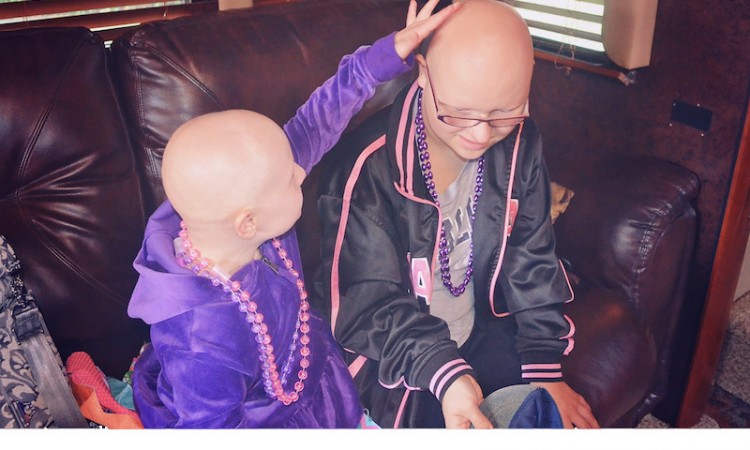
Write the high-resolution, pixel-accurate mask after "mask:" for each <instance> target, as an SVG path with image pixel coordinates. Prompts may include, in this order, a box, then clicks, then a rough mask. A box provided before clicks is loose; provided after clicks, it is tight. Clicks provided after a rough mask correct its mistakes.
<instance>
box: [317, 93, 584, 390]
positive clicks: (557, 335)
mask: <svg viewBox="0 0 750 450" xmlns="http://www.w3.org/2000/svg"><path fill="white" fill-rule="evenodd" d="M416 89H417V87H416V84H415V85H412V86H411V87H408V88H406V89H405V90H404V91H403V92H401V93H400V94H399V96H398V97H397V99H396V101H395V102H394V104H393V105H392V106H391V107H390V108H387V109H386V110H383V111H381V112H379V113H378V114H376V115H375V116H373V117H372V118H370V119H369V120H368V121H367V122H365V123H364V124H363V125H362V126H360V127H359V129H358V130H356V131H355V132H353V133H349V134H348V136H347V137H345V138H344V139H343V140H342V141H341V142H340V143H339V144H338V145H337V147H336V149H334V150H333V151H332V154H331V155H330V156H329V157H328V158H327V160H325V161H324V166H323V174H322V176H321V180H320V185H319V186H320V197H319V200H318V207H319V210H320V217H321V221H322V241H321V242H322V244H321V245H322V256H323V264H322V271H321V273H322V274H321V276H320V277H319V279H318V282H317V289H318V294H319V296H320V297H322V298H324V299H326V301H324V302H323V303H324V304H323V305H320V307H321V308H322V309H323V310H327V312H328V313H329V314H330V316H329V317H330V319H331V324H332V329H333V332H334V336H335V337H336V339H337V340H338V342H339V343H341V345H342V346H343V347H344V348H345V349H346V350H347V353H348V357H349V360H350V361H352V360H354V358H355V357H356V356H358V355H363V356H365V357H366V358H368V359H372V360H375V361H378V379H379V381H380V383H381V384H383V385H385V386H387V387H391V386H394V387H395V386H398V385H401V384H402V383H403V384H405V385H407V386H411V387H418V388H421V389H430V390H431V391H432V392H433V393H434V394H435V395H436V396H437V397H438V398H439V399H442V395H443V394H444V392H445V390H446V389H447V388H448V387H449V386H450V384H451V383H452V382H453V381H454V380H455V379H456V378H457V377H459V376H460V375H462V374H464V373H467V372H470V371H471V369H470V368H468V367H467V366H465V363H463V360H462V359H461V357H460V356H459V354H458V349H457V346H456V343H455V342H454V341H452V340H451V339H450V335H449V331H448V326H447V324H446V323H445V322H444V321H442V320H441V319H439V318H437V317H434V316H432V315H430V314H429V306H428V302H429V300H428V298H427V297H429V296H430V295H431V283H432V280H433V277H432V270H439V266H438V264H437V263H435V261H436V259H437V258H436V255H437V237H438V236H439V234H440V231H439V226H440V223H439V212H438V209H437V207H436V206H435V205H434V204H433V202H432V201H431V200H429V198H430V196H429V193H428V191H427V188H426V187H425V184H424V181H423V178H422V175H421V171H420V168H419V165H418V157H417V156H416V149H415V147H414V137H413V136H414V135H413V117H412V113H413V109H414V108H412V107H411V106H412V105H413V103H414V99H415V93H416ZM516 137H518V148H517V151H516V154H517V157H516V162H515V167H516V168H515V173H514V174H512V170H511V168H512V166H513V158H514V147H515V144H516ZM485 155H486V157H485V158H486V160H485V172H484V180H485V181H484V190H483V193H482V195H481V197H480V199H479V203H478V205H477V212H476V218H475V222H474V228H473V239H474V274H473V283H474V294H475V311H476V320H498V319H496V318H497V317H501V316H504V315H507V314H511V315H512V317H513V318H514V319H515V320H516V322H517V325H518V336H517V349H518V352H519V354H520V356H521V361H522V374H523V377H524V379H526V380H528V381H556V380H560V379H561V378H562V374H561V372H560V361H561V358H562V355H563V354H567V352H569V351H570V350H571V349H572V346H573V339H572V335H573V331H574V327H573V324H572V322H571V321H570V320H569V319H568V318H567V316H564V314H563V312H562V306H563V303H565V302H567V301H570V300H572V297H573V294H572V290H571V288H570V285H569V283H568V281H567V277H566V275H565V272H564V269H563V268H562V266H561V264H560V262H559V260H558V258H557V256H556V254H555V237H554V233H553V229H552V223H551V220H550V215H549V210H550V187H549V179H548V175H547V169H546V165H545V163H544V160H543V157H542V142H541V138H540V136H539V133H538V132H537V129H536V126H535V125H534V122H533V121H532V120H530V119H529V120H526V121H525V123H524V124H522V125H521V126H518V127H517V128H516V129H515V130H514V131H513V132H512V133H511V134H510V135H509V136H508V137H507V138H505V139H504V140H502V141H501V142H499V143H498V144H496V145H494V146H493V147H492V148H491V149H489V150H488V151H487V152H486V154H485ZM511 178H513V179H514V181H513V189H512V192H511V197H512V199H509V198H508V195H507V193H508V185H509V182H510V179H511ZM516 202H517V203H516ZM513 203H515V204H516V205H517V214H515V220H514V221H513V223H512V224H511V223H510V217H506V211H508V209H509V208H508V206H509V205H511V204H513ZM514 206H515V205H514ZM510 209H515V208H514V207H513V206H511V208H510ZM504 229H511V230H512V231H511V232H510V234H509V235H508V234H506V235H505V236H504V235H503V233H501V230H504ZM501 256H502V260H501ZM499 357H502V356H501V355H499Z"/></svg>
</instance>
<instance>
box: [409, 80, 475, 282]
mask: <svg viewBox="0 0 750 450" xmlns="http://www.w3.org/2000/svg"><path fill="white" fill-rule="evenodd" d="M414 124H415V125H416V134H417V149H418V150H419V161H420V162H421V168H422V177H424V182H425V184H426V185H427V190H428V191H429V192H430V196H431V197H432V200H433V201H434V202H435V205H437V207H438V208H440V202H439V201H438V196H437V191H436V190H435V182H434V181H433V175H432V165H431V164H430V153H429V152H428V151H427V137H426V135H425V127H424V118H423V117H422V90H421V89H420V90H419V93H418V94H417V114H416V116H415V117H414ZM483 185H484V155H482V156H481V157H480V158H479V160H478V161H477V176H476V185H475V186H474V198H473V199H472V200H473V201H472V202H471V212H470V217H469V224H470V227H471V229H472V230H473V229H474V218H475V217H476V213H477V202H478V201H479V196H480V195H481V194H482V186H483ZM439 246H440V253H439V258H440V275H441V278H442V280H443V285H444V286H445V287H446V288H448V290H449V291H450V293H451V294H453V296H454V297H458V296H459V295H461V294H463V293H464V291H465V290H466V286H467V285H468V284H469V282H470V281H471V276H472V274H473V273H474V239H473V238H472V240H471V243H470V244H469V263H468V267H467V268H466V275H465V276H464V280H463V281H462V282H461V283H460V284H458V285H457V286H454V285H453V282H452V281H451V271H450V254H449V251H448V239H447V238H446V237H445V227H441V228H440V244H439Z"/></svg>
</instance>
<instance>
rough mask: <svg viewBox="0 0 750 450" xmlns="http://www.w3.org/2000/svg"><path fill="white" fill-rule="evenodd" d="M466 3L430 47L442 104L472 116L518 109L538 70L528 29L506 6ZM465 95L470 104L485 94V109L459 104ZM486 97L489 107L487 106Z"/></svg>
mask: <svg viewBox="0 0 750 450" xmlns="http://www.w3.org/2000/svg"><path fill="white" fill-rule="evenodd" d="M463 3H464V4H463V5H462V7H461V8H460V9H459V10H458V11H457V12H456V13H455V14H453V16H452V17H451V18H450V19H449V20H448V21H447V22H446V23H445V24H444V25H443V26H441V27H440V28H439V29H438V30H437V31H435V33H434V35H433V37H432V39H431V41H430V43H429V48H428V53H427V61H428V64H429V70H430V75H431V76H432V77H433V78H434V81H435V89H436V91H439V93H438V95H440V96H441V97H440V100H441V101H446V103H449V104H451V103H452V102H458V103H459V104H458V105H456V106H460V107H462V108H463V107H465V108H467V109H472V110H482V109H488V111H492V110H496V109H499V110H502V109H509V108H513V107H516V106H518V103H519V102H521V103H522V102H524V101H525V99H526V98H527V97H528V92H529V88H530V84H531V76H532V71H533V66H534V52H533V45H532V41H531V36H530V34H529V30H528V27H527V25H526V23H525V22H524V20H523V18H522V17H521V16H520V15H519V14H518V12H516V10H515V9H513V7H511V6H510V5H508V4H506V3H503V2H500V1H493V0H468V1H465V2H463ZM453 91H456V92H453ZM459 92H460V95H462V96H463V97H464V98H470V97H472V95H471V94H474V93H477V94H479V95H477V97H478V98H477V100H480V102H479V104H471V105H469V104H465V103H466V102H464V101H460V100H459V99H458V98H455V97H456V96H457V95H459ZM443 96H445V97H446V98H445V99H444V98H443ZM481 97H484V100H486V101H485V102H481ZM491 102H494V103H495V104H494V105H493V104H490V103H491Z"/></svg>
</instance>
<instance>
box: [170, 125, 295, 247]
mask: <svg viewBox="0 0 750 450" xmlns="http://www.w3.org/2000/svg"><path fill="white" fill-rule="evenodd" d="M300 172H302V173H301V175H300ZM302 179H304V171H302V169H301V168H300V167H299V166H297V165H296V164H294V161H293V158H292V153H291V148H290V146H289V141H288V139H287V137H286V134H285V133H284V131H283V130H282V129H281V128H280V127H279V126H278V125H277V124H276V123H275V122H273V121H272V120H271V119H269V118H267V117H265V116H263V115H261V114H258V113H255V112H251V111H243V110H231V111H223V112H218V113H211V114H206V115H204V116H200V117H197V118H194V119H192V120H190V121H188V122H186V123H185V124H184V125H182V126H181V127H179V128H178V129H177V131H175V133H174V135H173V136H172V138H171V139H170V141H169V143H168V144H167V147H166V148H165V150H164V159H163V162H162V180H163V183H164V189H165V191H166V194H167V198H168V199H169V200H170V202H171V203H172V206H173V207H174V208H175V210H176V211H177V212H178V213H179V214H180V216H181V217H182V218H183V220H185V221H186V222H187V223H188V225H189V226H191V227H194V228H201V229H203V228H205V227H212V226H217V227H221V226H223V229H224V230H225V231H229V230H228V228H229V227H231V226H232V224H233V221H234V220H235V218H236V216H237V214H239V213H240V212H241V211H243V210H247V211H251V212H252V214H253V217H255V216H256V215H257V216H263V215H264V214H265V216H264V217H267V220H266V222H268V223H263V224H261V225H262V226H260V231H263V230H265V228H264V227H263V226H265V225H267V224H268V225H270V228H271V229H268V230H267V231H268V234H269V235H270V234H273V233H274V232H276V233H282V232H284V231H286V229H284V230H280V229H279V227H281V228H283V227H285V226H287V224H288V227H291V226H292V225H293V224H294V221H296V219H297V218H298V217H299V210H300V207H301V191H300V188H299V184H301V180H302ZM279 197H282V198H283V201H279ZM297 197H299V199H298V198H297ZM297 201H299V203H300V207H296V206H295V202H297ZM295 208H296V211H295ZM288 210H291V211H288ZM286 216H290V217H286ZM292 216H293V217H292ZM279 220H281V221H283V224H281V223H276V222H278V221H279ZM287 229H288V228H287ZM221 230H222V228H217V231H219V232H220V231H221ZM196 231H198V230H197V229H196ZM263 237H265V236H263ZM269 237H273V236H269Z"/></svg>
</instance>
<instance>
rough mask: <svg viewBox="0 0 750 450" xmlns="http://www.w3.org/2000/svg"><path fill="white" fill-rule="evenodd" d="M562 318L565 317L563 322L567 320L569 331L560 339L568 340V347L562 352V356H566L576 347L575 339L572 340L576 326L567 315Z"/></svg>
mask: <svg viewBox="0 0 750 450" xmlns="http://www.w3.org/2000/svg"><path fill="white" fill-rule="evenodd" d="M571 300H572V299H571ZM563 317H565V320H567V321H568V324H569V325H570V331H569V332H568V334H566V335H565V336H563V337H561V338H560V339H567V340H568V346H567V347H565V351H564V352H563V355H565V356H568V355H569V354H570V352H572V351H573V347H575V346H576V341H575V339H573V335H575V334H576V325H575V324H574V323H573V319H571V318H570V317H568V315H567V314H563Z"/></svg>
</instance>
